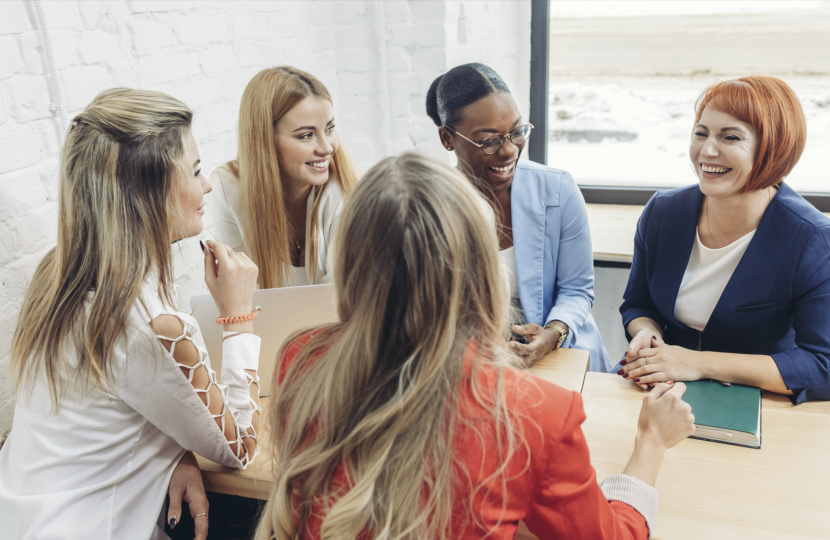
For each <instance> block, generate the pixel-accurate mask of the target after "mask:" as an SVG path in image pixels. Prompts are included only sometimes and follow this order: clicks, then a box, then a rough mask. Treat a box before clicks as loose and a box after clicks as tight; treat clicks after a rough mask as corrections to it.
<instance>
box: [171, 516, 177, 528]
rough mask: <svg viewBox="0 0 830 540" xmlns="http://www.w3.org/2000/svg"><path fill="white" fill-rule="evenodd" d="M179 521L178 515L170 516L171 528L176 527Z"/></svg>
mask: <svg viewBox="0 0 830 540" xmlns="http://www.w3.org/2000/svg"><path fill="white" fill-rule="evenodd" d="M177 523H178V521H177V520H176V516H173V517H171V518H170V528H171V529H175V528H176V524H177Z"/></svg>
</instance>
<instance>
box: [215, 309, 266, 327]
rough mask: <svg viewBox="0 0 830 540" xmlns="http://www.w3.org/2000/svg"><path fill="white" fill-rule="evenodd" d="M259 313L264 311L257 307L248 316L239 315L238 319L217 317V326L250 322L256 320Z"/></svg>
mask: <svg viewBox="0 0 830 540" xmlns="http://www.w3.org/2000/svg"><path fill="white" fill-rule="evenodd" d="M257 311H262V308H261V307H259V306H257V307H256V309H254V310H253V311H252V312H250V313H248V314H247V315H239V316H237V317H216V324H231V323H238V322H248V321H253V320H254V319H256V316H257Z"/></svg>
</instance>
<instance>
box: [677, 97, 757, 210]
mask: <svg viewBox="0 0 830 540" xmlns="http://www.w3.org/2000/svg"><path fill="white" fill-rule="evenodd" d="M757 149H758V132H757V130H756V129H755V128H753V127H752V126H751V125H749V124H747V123H746V122H741V121H740V120H738V119H737V118H735V117H734V116H731V115H729V114H726V113H723V112H720V111H718V110H715V109H712V108H711V107H708V106H707V107H706V108H705V109H703V113H702V114H701V115H700V122H698V124H697V125H696V126H695V130H694V134H693V135H692V142H691V144H690V145H689V157H690V158H691V160H692V165H694V168H695V172H696V173H697V176H698V179H699V180H700V190H701V191H702V192H703V193H704V194H705V195H707V196H710V197H716V198H722V197H728V196H730V195H734V194H737V193H738V192H739V191H740V190H741V189H742V188H743V187H744V185H745V184H746V181H747V180H748V179H749V175H750V173H751V172H752V165H753V163H754V161H755V154H756V153H757Z"/></svg>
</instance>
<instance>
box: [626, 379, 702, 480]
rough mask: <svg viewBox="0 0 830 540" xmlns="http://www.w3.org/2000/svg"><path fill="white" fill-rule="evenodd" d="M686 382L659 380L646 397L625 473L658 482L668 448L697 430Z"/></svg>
mask: <svg viewBox="0 0 830 540" xmlns="http://www.w3.org/2000/svg"><path fill="white" fill-rule="evenodd" d="M685 391H686V385H684V384H683V383H671V384H663V383H657V384H656V385H655V386H654V389H653V390H652V391H651V392H649V393H648V395H647V396H646V397H645V398H644V399H643V406H642V408H641V409H640V418H639V420H638V422H637V438H636V439H635V442H634V452H633V453H632V454H631V458H630V459H629V460H628V464H627V465H626V466H625V469H624V470H623V474H626V475H628V476H633V477H634V478H638V479H640V480H642V481H643V482H646V483H647V484H649V485H651V486H654V485H656V483H657V473H658V471H659V470H660V465H661V464H662V462H663V457H664V456H665V453H666V450H668V449H669V448H671V447H672V446H675V445H676V444H677V443H679V442H680V441H682V440H683V439H685V438H686V437H688V436H690V435H692V434H694V432H695V425H694V423H695V417H694V415H692V407H691V406H690V405H689V404H688V403H686V402H684V401H683V399H682V397H683V393H684V392H685Z"/></svg>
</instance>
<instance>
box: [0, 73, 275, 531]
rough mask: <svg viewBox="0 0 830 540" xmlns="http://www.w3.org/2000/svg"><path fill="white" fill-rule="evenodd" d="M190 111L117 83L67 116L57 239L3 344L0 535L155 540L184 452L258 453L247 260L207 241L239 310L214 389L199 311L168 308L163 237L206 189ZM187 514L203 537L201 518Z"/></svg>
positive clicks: (190, 219) (222, 295)
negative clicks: (8, 399) (10, 383)
mask: <svg viewBox="0 0 830 540" xmlns="http://www.w3.org/2000/svg"><path fill="white" fill-rule="evenodd" d="M192 116H193V114H192V112H191V111H190V110H189V109H188V108H187V107H186V106H185V105H184V104H183V103H181V102H180V101H178V100H176V99H173V98H172V97H170V96H167V95H165V94H162V93H159V92H151V91H139V90H131V89H126V88H120V89H113V90H107V91H105V92H102V93H101V94H99V95H98V96H97V97H96V98H95V99H94V100H93V101H92V103H91V104H90V105H89V106H88V107H87V108H86V109H85V110H84V111H83V112H82V113H81V114H79V115H78V116H77V117H75V119H74V120H73V122H72V127H71V128H70V129H69V132H68V134H67V138H66V142H65V144H64V148H63V151H62V154H61V173H60V195H59V216H58V242H57V246H56V247H55V248H54V249H52V250H51V251H50V252H49V253H48V254H47V255H46V256H45V257H44V259H43V261H41V263H40V265H39V266H38V269H37V271H36V272H35V275H34V277H33V278H32V282H31V285H30V286H29V289H28V291H27V294H26V298H25V300H24V303H23V307H22V309H21V312H20V318H19V321H18V325H17V329H16V330H15V334H14V341H13V344H12V352H11V371H12V375H13V378H14V380H15V383H16V389H17V405H16V408H15V414H14V425H13V428H12V431H11V434H10V435H9V438H8V440H7V442H6V444H5V445H4V446H3V448H2V450H1V451H0V523H2V528H3V533H2V535H3V538H4V539H9V540H12V539H14V540H17V539H52V538H61V539H74V538H77V539H84V540H86V539H90V538H96V539H118V540H124V539H136V540H147V539H148V538H166V536H165V534H164V531H163V528H162V525H163V523H164V520H165V519H164V518H165V516H164V514H163V508H162V507H163V504H164V498H165V492H166V490H167V486H168V483H169V482H170V478H171V475H172V474H173V470H174V469H175V468H176V464H177V463H178V462H179V460H180V459H181V458H182V456H183V455H184V454H185V450H186V449H187V450H193V451H196V452H198V453H199V454H201V455H203V456H205V457H207V458H209V459H211V460H213V461H216V462H217V463H220V464H223V465H226V466H229V467H238V468H244V467H245V466H246V465H247V464H248V463H250V461H251V460H252V459H253V458H254V456H255V455H256V453H257V440H256V438H257V430H258V429H259V416H260V414H259V391H258V388H259V385H258V384H257V382H258V377H257V366H258V362H259V342H260V340H259V338H258V337H256V336H254V335H253V334H251V333H250V332H251V331H252V323H251V321H250V319H251V318H252V316H250V312H251V301H252V298H253V291H254V288H255V282H256V274H257V269H256V266H255V265H254V264H253V263H252V262H251V261H250V259H248V258H247V257H246V256H245V255H243V254H238V253H233V252H229V251H227V250H226V249H225V247H224V246H222V245H221V244H219V243H216V242H209V243H208V244H209V247H210V249H209V250H206V251H207V253H206V254H205V255H204V262H205V280H206V281H207V285H208V288H209V289H210V291H211V294H212V295H213V297H214V299H215V301H216V303H217V305H218V306H219V311H220V314H221V315H222V316H223V317H234V320H236V318H238V316H246V317H244V319H246V321H245V322H235V323H234V324H226V325H225V328H224V329H225V331H227V332H229V333H228V334H227V339H226V340H225V342H224V349H223V354H224V362H223V363H222V381H223V383H224V384H218V383H217V382H216V374H215V373H214V372H213V371H212V370H211V368H210V360H209V359H208V356H207V352H206V351H205V348H204V341H203V339H202V336H201V334H200V331H199V327H198V325H197V323H196V321H195V320H194V319H193V318H192V317H190V316H189V315H186V314H184V313H181V312H179V311H177V310H176V307H175V305H176V298H175V291H174V288H173V284H172V266H171V247H170V246H171V242H173V241H174V240H176V239H179V238H185V237H188V236H193V235H196V234H198V233H199V232H201V230H202V221H201V219H202V214H203V213H204V212H203V206H204V203H203V197H204V194H205V193H207V192H209V191H210V190H211V187H210V185H209V184H208V183H207V182H206V181H205V178H204V177H203V176H202V175H201V170H200V167H199V162H200V159H199V154H198V150H197V148H196V143H195V141H194V139H193V136H192V135H191V133H190V124H191V120H192ZM217 322H219V321H217ZM173 517H178V516H173ZM194 517H195V519H196V524H197V527H200V528H201V532H202V535H201V536H202V537H204V536H203V534H204V532H205V525H206V523H207V515H206V513H205V512H202V513H199V514H198V515H195V516H194ZM171 524H172V523H171Z"/></svg>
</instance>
